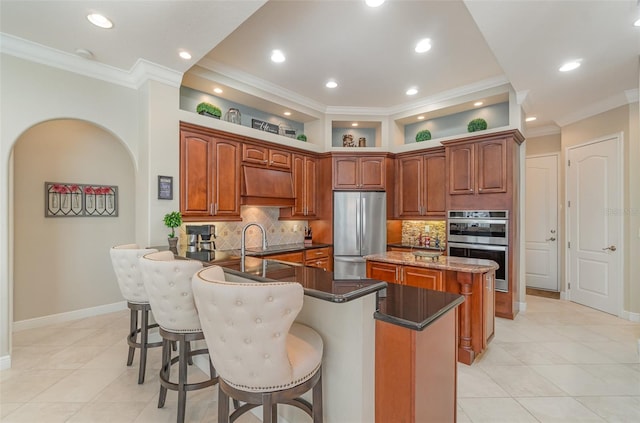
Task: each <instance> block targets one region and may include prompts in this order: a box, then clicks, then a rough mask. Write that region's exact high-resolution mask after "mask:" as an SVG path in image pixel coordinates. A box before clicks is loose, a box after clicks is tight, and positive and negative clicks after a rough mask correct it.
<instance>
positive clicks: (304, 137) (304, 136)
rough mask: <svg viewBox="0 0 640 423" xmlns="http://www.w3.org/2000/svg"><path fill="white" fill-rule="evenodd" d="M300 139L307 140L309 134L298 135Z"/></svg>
mask: <svg viewBox="0 0 640 423" xmlns="http://www.w3.org/2000/svg"><path fill="white" fill-rule="evenodd" d="M297 139H298V140H300V141H306V140H307V136H306V135H305V134H300V135H298V137H297Z"/></svg>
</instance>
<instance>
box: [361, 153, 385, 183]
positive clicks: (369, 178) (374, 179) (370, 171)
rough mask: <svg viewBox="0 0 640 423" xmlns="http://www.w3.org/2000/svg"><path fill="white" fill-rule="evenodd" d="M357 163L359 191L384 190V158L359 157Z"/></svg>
mask: <svg viewBox="0 0 640 423" xmlns="http://www.w3.org/2000/svg"><path fill="white" fill-rule="evenodd" d="M358 161H359V163H358V168H359V169H358V173H359V184H358V186H359V188H360V189H385V187H386V184H385V177H386V176H385V175H386V172H385V168H386V167H385V158H384V157H360V158H359V160H358Z"/></svg>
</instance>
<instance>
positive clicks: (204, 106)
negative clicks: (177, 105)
mask: <svg viewBox="0 0 640 423" xmlns="http://www.w3.org/2000/svg"><path fill="white" fill-rule="evenodd" d="M196 112H198V114H201V115H205V116H212V117H215V118H218V119H220V116H222V110H220V108H219V107H217V106H214V105H213V104H211V103H207V102H204V101H203V102H202V103H200V104H198V106H197V107H196Z"/></svg>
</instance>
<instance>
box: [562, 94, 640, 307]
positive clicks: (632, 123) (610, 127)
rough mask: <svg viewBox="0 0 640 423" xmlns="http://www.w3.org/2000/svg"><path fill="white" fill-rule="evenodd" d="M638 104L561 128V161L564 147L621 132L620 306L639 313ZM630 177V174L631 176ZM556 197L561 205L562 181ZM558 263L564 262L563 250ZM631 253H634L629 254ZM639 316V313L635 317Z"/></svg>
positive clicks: (563, 196)
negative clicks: (621, 266)
mask: <svg viewBox="0 0 640 423" xmlns="http://www.w3.org/2000/svg"><path fill="white" fill-rule="evenodd" d="M637 110H638V104H637V103H634V104H632V105H627V106H623V107H618V108H616V109H613V110H609V111H607V112H605V113H601V114H599V115H596V116H593V117H590V118H588V119H584V120H581V121H579V122H576V123H573V124H571V125H567V126H565V127H563V128H562V155H561V157H562V163H566V154H567V148H568V147H571V146H576V145H579V144H583V143H586V142H589V141H592V140H595V139H598V138H601V137H604V136H608V135H614V134H618V133H622V139H623V156H624V157H623V166H624V169H623V175H624V176H623V183H624V186H623V196H624V213H623V216H624V222H623V233H624V234H625V241H624V258H625V260H624V261H625V264H624V271H623V275H624V303H623V309H624V311H625V313H635V315H636V316H637V313H639V312H640V299H639V298H638V293H639V292H640V278H639V277H638V275H640V260H638V259H637V258H638V251H639V250H640V246H639V240H638V226H639V225H638V220H639V216H638V214H639V213H640V212H639V210H640V202H639V201H638V200H639V198H638V197H639V195H638V192H639V191H640V178H639V175H638V170H637V169H638V167H639V166H640V155H639V154H638V151H639V148H638V143H640V140H639V136H638V112H637ZM560 169H561V170H560V180H561V181H564V180H565V178H566V172H565V170H566V167H565V166H561V167H560ZM632 176H633V177H632ZM560 198H561V199H562V204H564V203H565V202H566V197H565V184H564V183H561V185H560ZM565 218H566V216H565V210H564V208H563V209H562V210H561V217H560V219H561V227H562V231H563V233H566V228H565V227H564V222H565ZM562 251H563V257H562V259H561V262H562V263H564V261H565V257H564V252H565V251H564V249H563V250H562ZM632 253H635V255H631V254H632ZM562 272H563V273H562V276H563V282H562V284H563V289H565V288H564V287H565V286H566V280H564V277H565V273H566V272H565V270H564V268H563V269H562ZM639 317H640V316H639Z"/></svg>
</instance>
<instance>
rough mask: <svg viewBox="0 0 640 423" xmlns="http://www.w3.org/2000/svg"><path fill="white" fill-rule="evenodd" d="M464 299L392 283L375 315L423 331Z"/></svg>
mask: <svg viewBox="0 0 640 423" xmlns="http://www.w3.org/2000/svg"><path fill="white" fill-rule="evenodd" d="M463 302H464V297H463V296H462V295H458V294H451V293H449V292H441V291H432V290H430V289H423V288H417V287H413V286H408V285H400V284H394V283H390V284H389V285H388V286H387V289H385V290H384V291H382V292H381V293H380V295H379V296H378V310H377V311H376V312H375V313H374V315H373V317H374V318H375V319H377V320H382V321H384V322H387V323H391V324H394V325H398V326H402V327H405V328H408V329H411V330H416V331H421V330H423V329H424V328H426V327H427V326H429V325H430V324H431V323H433V322H434V321H436V320H438V318H439V317H440V316H442V315H443V314H445V313H446V312H447V311H449V310H451V309H452V308H455V307H457V306H458V305H460V304H462V303H463Z"/></svg>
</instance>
